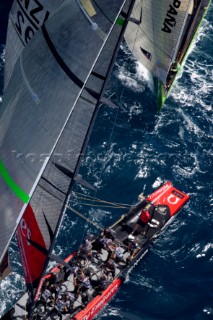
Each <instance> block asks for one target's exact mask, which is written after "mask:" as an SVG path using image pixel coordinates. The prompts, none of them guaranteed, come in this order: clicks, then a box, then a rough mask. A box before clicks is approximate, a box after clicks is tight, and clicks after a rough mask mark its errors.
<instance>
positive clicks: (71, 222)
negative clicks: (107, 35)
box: [0, 2, 213, 320]
mask: <svg viewBox="0 0 213 320" xmlns="http://www.w3.org/2000/svg"><path fill="white" fill-rule="evenodd" d="M8 3H9V2H8ZM0 9H1V10H3V11H1V13H2V12H4V14H5V15H6V11H7V4H4V5H3V4H1V5H0ZM212 17H213V5H211V7H210V10H209V12H208V15H207V16H206V18H205V20H204V22H203V24H202V26H201V29H200V31H199V34H198V37H197V39H196V42H195V44H194V45H193V47H192V50H191V52H190V54H189V56H188V59H187V62H186V64H185V66H184V69H183V71H182V73H181V75H180V77H179V79H178V81H177V82H176V84H175V86H174V88H173V90H172V92H171V95H170V97H169V98H168V100H167V101H166V104H165V106H164V107H163V109H162V112H161V113H160V114H157V113H156V106H155V97H154V93H153V83H152V79H151V76H150V74H149V73H148V72H147V71H146V70H145V69H144V68H143V67H142V66H141V65H139V64H138V63H137V62H136V61H135V59H134V58H133V57H132V55H131V53H130V52H129V51H128V50H127V48H126V46H125V45H124V44H123V45H122V47H121V50H120V52H119V55H118V58H117V60H116V65H115V68H114V70H113V74H112V78H111V81H110V84H109V87H108V90H107V95H112V94H114V95H113V99H114V102H115V103H116V104H117V105H118V106H119V108H118V109H110V108H109V107H106V106H102V107H101V108H100V112H99V115H98V118H97V121H96V124H95V127H94V130H93V133H92V136H91V139H90V142H89V146H88V148H87V152H86V154H85V157H84V161H83V164H82V167H81V172H80V173H81V174H82V175H83V177H84V178H85V179H86V180H87V181H89V182H90V183H91V184H93V185H94V186H95V187H96V189H97V191H96V192H95V193H91V192H90V193H89V194H90V195H91V196H92V195H94V196H96V197H98V198H100V199H105V200H109V201H112V202H113V201H115V202H123V203H129V204H132V203H135V202H136V201H137V196H138V194H139V193H141V191H142V190H143V189H144V186H145V194H149V193H151V192H152V191H153V190H154V189H155V188H157V187H158V186H159V185H161V184H162V183H163V182H165V181H167V180H170V181H172V182H173V184H174V185H175V186H176V187H177V188H180V189H181V190H183V191H185V192H186V193H188V194H189V195H190V196H191V199H190V201H189V202H188V204H187V205H186V206H185V207H184V209H183V210H182V211H181V212H180V213H179V214H178V216H177V217H176V218H175V220H174V221H173V223H172V224H171V225H169V227H168V228H167V229H166V230H165V231H164V232H163V233H162V234H161V236H160V237H159V239H158V240H157V241H156V242H155V244H154V246H153V247H152V248H151V249H150V251H149V253H148V255H146V257H145V258H144V259H143V260H142V261H140V263H139V264H138V265H137V266H136V267H135V268H134V269H133V270H132V272H131V274H130V276H129V279H128V281H127V282H126V283H125V284H124V285H123V287H122V289H121V290H120V291H119V292H118V294H117V295H116V296H115V298H114V299H113V300H112V301H111V302H110V303H109V304H108V306H107V307H106V308H105V309H104V310H103V311H102V312H101V313H100V314H99V315H98V317H97V319H107V320H108V319H109V320H127V319H131V320H140V319H141V320H158V319H162V320H164V319H165V320H166V319H176V320H185V319H187V320H188V319H189V320H205V319H213V231H212V230H213V215H212V213H213V212H212V207H213V188H212V133H213V127H212V121H213V120H212V119H213V117H212V104H213V103H212V100H213V99H212V97H213V93H212V89H213V58H212V55H213V20H212ZM2 23H3V22H2V20H1V24H2ZM0 32H1V35H0V39H1V44H0V81H1V83H0V87H1V90H2V85H3V65H4V33H5V29H3V28H1V31H0ZM76 191H80V192H82V191H84V192H86V193H88V191H87V190H82V189H81V188H79V187H76ZM80 209H81V212H83V213H85V215H89V216H90V217H92V219H93V220H94V221H95V222H97V223H98V224H100V225H109V224H111V223H112V222H113V221H115V220H116V219H117V218H118V217H119V216H120V214H122V213H123V211H122V210H121V211H119V212H118V211H111V210H109V209H108V208H103V209H101V208H96V207H94V208H90V207H83V206H80ZM80 222H81V223H80ZM61 231H62V232H61V234H60V235H59V238H58V242H57V248H56V252H57V253H59V254H61V256H63V257H65V256H66V255H67V254H68V253H69V246H72V247H73V248H75V247H77V246H78V244H79V243H80V242H81V240H82V237H83V234H84V233H85V232H87V231H93V232H97V231H96V230H94V228H92V227H91V226H89V225H85V224H84V223H82V221H81V220H79V219H77V218H76V217H74V216H73V214H71V213H69V212H68V213H67V215H66V217H65V219H64V223H63V227H62V228H61ZM11 251H12V256H13V257H14V254H15V252H14V251H15V246H13V247H12V248H11ZM13 266H14V268H17V264H16V263H13ZM17 270H19V269H18V268H17ZM0 288H1V289H0V290H1V291H0V310H1V311H2V310H3V309H4V308H5V306H6V305H7V306H8V304H9V302H10V300H11V299H12V298H13V297H15V295H16V294H18V293H19V292H20V290H21V289H22V281H21V277H20V275H19V274H18V273H14V274H13V275H12V276H11V277H10V279H9V281H4V282H2V284H1V287H0ZM5 298H6V299H5ZM5 301H6V303H5Z"/></svg>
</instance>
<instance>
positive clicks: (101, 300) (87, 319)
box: [74, 279, 122, 320]
mask: <svg viewBox="0 0 213 320" xmlns="http://www.w3.org/2000/svg"><path fill="white" fill-rule="evenodd" d="M121 284H122V281H121V280H120V279H115V280H114V281H113V282H112V283H111V285H110V286H109V287H108V288H107V289H106V290H104V291H103V293H102V294H101V295H99V296H97V297H95V298H94V299H93V300H92V301H91V302H90V303H89V304H88V305H87V307H86V308H85V309H84V310H82V311H80V312H79V313H77V314H76V315H75V317H74V319H76V320H91V319H93V318H94V317H95V316H96V315H97V314H98V312H100V310H101V309H102V308H103V307H104V306H105V305H106V304H107V303H108V301H109V300H110V299H111V298H112V297H113V296H114V295H115V293H116V292H117V291H118V289H119V287H120V285H121Z"/></svg>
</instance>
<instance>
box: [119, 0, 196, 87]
mask: <svg viewBox="0 0 213 320" xmlns="http://www.w3.org/2000/svg"><path fill="white" fill-rule="evenodd" d="M190 4H191V0H181V1H180V0H173V1H171V0H161V1H156V0H143V1H141V0H137V1H136V2H135V6H134V9H133V11H132V15H131V17H132V18H134V20H133V21H132V22H130V23H129V24H128V27H127V30H126V32H125V39H126V42H127V44H128V46H129V48H130V49H131V51H132V52H133V54H134V55H135V57H136V58H137V59H138V60H139V61H140V62H141V63H142V64H143V65H144V66H145V67H146V68H147V69H148V70H149V71H151V72H152V74H153V75H154V76H156V77H158V78H159V79H160V80H161V81H162V82H163V83H164V84H165V83H166V79H167V75H168V71H169V69H170V66H171V64H172V62H173V60H174V56H175V54H176V52H177V48H178V46H179V44H180V36H181V34H182V32H183V28H184V23H185V21H186V18H187V15H188V11H189V8H190Z"/></svg>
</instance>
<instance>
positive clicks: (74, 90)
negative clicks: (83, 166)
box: [0, 0, 133, 291]
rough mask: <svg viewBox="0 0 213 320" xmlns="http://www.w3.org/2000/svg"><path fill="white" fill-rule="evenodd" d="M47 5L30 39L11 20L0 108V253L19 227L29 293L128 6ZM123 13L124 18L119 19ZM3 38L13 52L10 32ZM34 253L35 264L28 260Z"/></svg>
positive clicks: (19, 6)
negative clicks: (9, 55) (13, 38)
mask: <svg viewBox="0 0 213 320" xmlns="http://www.w3.org/2000/svg"><path fill="white" fill-rule="evenodd" d="M40 2H41V1H40ZM40 2H39V1H36V3H37V4H38V3H40ZM43 2H44V3H45V4H47V3H49V2H50V1H43ZM26 3H29V1H25V2H24V1H19V0H17V1H15V2H14V6H13V8H12V11H11V12H12V16H19V17H21V15H22V14H23V15H24V4H25V6H26ZM51 3H52V7H51V8H52V13H51V14H50V15H49V18H48V20H46V22H45V23H44V24H43V25H42V26H41V27H40V28H38V30H37V31H36V32H35V33H34V34H33V33H32V34H33V38H32V39H31V41H29V42H28V43H27V42H26V43H24V42H23V39H22V40H21V38H20V35H17V26H15V25H14V24H13V28H14V31H13V32H12V33H11V34H13V36H15V34H16V36H18V40H17V41H16V42H15V46H16V44H17V47H18V49H17V50H15V58H14V60H13V62H14V63H11V70H10V71H7V70H6V73H7V80H6V86H5V89H6V90H5V93H4V99H3V103H2V105H1V109H0V155H1V158H0V180H1V183H0V196H1V209H2V215H1V216H2V220H1V225H0V234H1V235H3V236H1V239H0V255H1V258H3V257H4V254H5V252H6V250H7V247H8V244H9V242H10V240H11V238H12V236H13V234H14V232H15V230H16V228H17V226H18V232H17V237H18V243H19V247H20V248H21V250H20V251H21V258H22V262H23V266H24V271H25V278H26V282H27V284H28V287H31V291H33V289H34V287H35V284H36V283H37V282H38V280H39V278H40V277H41V274H42V271H43V269H44V267H45V264H46V261H47V260H48V259H47V258H48V257H47V254H46V252H47V253H48V252H49V251H50V250H51V249H52V247H53V245H54V238H55V235H56V232H57V229H58V227H59V223H60V220H61V217H62V215H63V211H64V204H65V201H66V199H67V196H68V193H69V191H70V188H71V187H72V184H73V182H74V179H75V178H76V175H77V172H78V169H79V166H80V161H81V158H82V155H83V153H84V150H85V148H86V145H87V142H88V138H89V134H90V132H91V130H92V126H93V124H94V121H95V117H96V113H97V110H98V104H99V102H100V101H101V98H102V96H103V92H104V88H105V86H106V81H107V79H108V77H109V74H110V71H111V68H112V64H113V61H114V59H115V55H116V52H117V50H118V48H119V44H120V42H121V40H122V35H123V32H124V28H125V26H126V23H127V22H124V20H125V21H127V18H128V16H129V15H130V12H131V6H132V5H133V2H132V1H128V2H126V1H124V0H117V1H99V0H96V1H92V2H91V1H90V0H87V1H86V0H82V1H78V0H76V1H70V0H65V1H53V2H52V1H51ZM53 4H55V6H53ZM45 8H46V9H45V10H47V8H49V7H48V6H46V7H45ZM121 10H122V16H125V19H123V18H121V17H119V15H120V13H121ZM20 12H21V13H20ZM25 13H26V12H25ZM44 16H46V15H44ZM28 18H29V17H28ZM44 20H45V19H44ZM11 21H12V18H11V19H10V23H12V22H11ZM10 27H12V26H10ZM25 29H26V28H25ZM25 29H24V30H25ZM8 32H9V33H10V32H11V28H10V29H9V31H8ZM25 34H26V32H25ZM20 40H21V42H20ZM7 41H8V44H7V47H6V49H7V50H9V51H10V50H11V47H10V46H11V45H12V44H11V39H10V35H9V36H8V37H7ZM18 43H19V44H18ZM20 43H21V45H20ZM10 61H12V60H10ZM13 64H14V65H13ZM7 82H8V83H7ZM105 101H106V99H105ZM32 226H33V229H34V230H33V231H32ZM39 248H40V249H39ZM45 250H46V251H45ZM35 255H36V256H37V257H38V258H37V262H36V263H37V267H38V268H37V269H35V268H34V267H33V264H32V263H31V261H30V259H31V258H30V256H31V257H33V256H34V257H35Z"/></svg>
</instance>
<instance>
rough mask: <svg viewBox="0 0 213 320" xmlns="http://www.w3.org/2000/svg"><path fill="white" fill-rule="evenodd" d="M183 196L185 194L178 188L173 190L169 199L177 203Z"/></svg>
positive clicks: (172, 202) (170, 201) (171, 202)
mask: <svg viewBox="0 0 213 320" xmlns="http://www.w3.org/2000/svg"><path fill="white" fill-rule="evenodd" d="M183 198H184V196H183V195H182V194H180V193H179V192H177V191H176V190H173V191H172V193H171V194H170V195H169V196H168V198H167V201H168V202H169V203H170V204H177V203H178V202H179V201H181V199H183Z"/></svg>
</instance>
